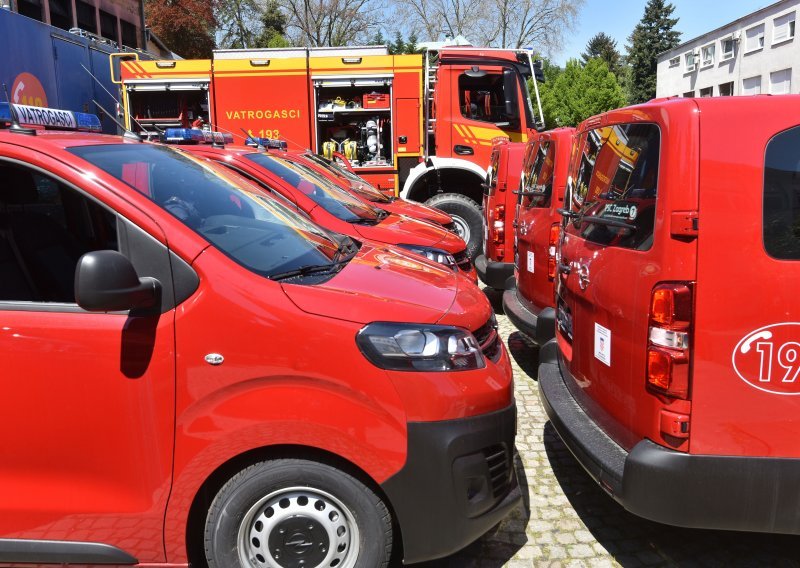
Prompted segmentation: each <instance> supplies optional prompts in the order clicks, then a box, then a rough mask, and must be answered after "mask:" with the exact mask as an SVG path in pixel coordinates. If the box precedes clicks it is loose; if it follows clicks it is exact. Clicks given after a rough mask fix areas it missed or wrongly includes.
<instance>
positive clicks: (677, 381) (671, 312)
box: [647, 282, 693, 400]
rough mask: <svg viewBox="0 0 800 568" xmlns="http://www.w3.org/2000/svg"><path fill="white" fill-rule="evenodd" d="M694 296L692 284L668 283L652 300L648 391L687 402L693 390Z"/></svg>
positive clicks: (660, 287) (657, 291) (656, 288)
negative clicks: (691, 387)
mask: <svg viewBox="0 0 800 568" xmlns="http://www.w3.org/2000/svg"><path fill="white" fill-rule="evenodd" d="M692 296H693V292H692V285H691V283H689V282H665V283H661V284H658V285H656V287H655V288H653V293H652V295H651V298H650V325H649V332H648V345H647V387H648V388H649V389H650V390H652V391H654V392H657V393H659V394H664V395H667V396H670V397H673V398H680V399H684V400H688V399H689V387H690V384H689V383H690V376H689V368H690V362H691V352H690V349H691V344H692V311H693V310H692Z"/></svg>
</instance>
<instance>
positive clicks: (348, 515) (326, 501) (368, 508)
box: [205, 459, 392, 568]
mask: <svg viewBox="0 0 800 568" xmlns="http://www.w3.org/2000/svg"><path fill="white" fill-rule="evenodd" d="M205 552H206V558H207V560H208V565H209V568H232V567H241V568H266V567H269V568H290V567H299V566H302V567H303V568H314V567H317V566H319V567H321V566H325V567H329V566H337V567H338V568H354V567H356V566H370V567H372V566H376V567H386V566H387V565H388V563H389V558H390V556H391V552H392V520H391V515H390V513H389V511H388V509H387V507H386V505H385V504H384V503H383V501H382V500H381V499H380V498H379V497H378V496H377V495H376V494H375V493H374V492H373V491H371V490H370V489H369V488H368V487H366V486H365V485H364V484H363V483H361V482H360V481H358V480H357V479H356V478H355V477H352V476H351V475H348V474H347V473H345V472H343V471H340V470H338V469H336V468H333V467H331V466H328V465H325V464H322V463H317V462H313V461H308V460H300V459H279V460H272V461H265V462H261V463H257V464H255V465H252V466H250V467H248V468H246V469H244V470H242V471H240V472H239V473H238V474H236V475H235V476H233V477H232V478H231V479H230V480H229V481H228V482H227V483H226V484H225V485H224V486H223V487H222V489H220V491H219V493H217V495H216V497H215V498H214V501H213V502H212V504H211V508H210V509H209V512H208V516H207V519H206V526H205Z"/></svg>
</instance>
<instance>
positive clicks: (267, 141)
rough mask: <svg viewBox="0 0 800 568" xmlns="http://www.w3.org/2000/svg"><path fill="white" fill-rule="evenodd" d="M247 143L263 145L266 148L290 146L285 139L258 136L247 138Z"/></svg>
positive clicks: (273, 148)
mask: <svg viewBox="0 0 800 568" xmlns="http://www.w3.org/2000/svg"><path fill="white" fill-rule="evenodd" d="M245 144H246V145H248V146H263V147H264V148H268V149H270V150H287V149H288V148H289V144H288V143H287V142H286V141H285V140H276V139H275V138H256V137H254V136H251V137H250V138H248V139H247V140H245Z"/></svg>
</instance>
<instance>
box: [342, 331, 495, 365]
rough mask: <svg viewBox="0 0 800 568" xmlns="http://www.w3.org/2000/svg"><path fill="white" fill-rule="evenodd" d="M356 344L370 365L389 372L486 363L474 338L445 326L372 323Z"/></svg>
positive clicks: (361, 333)
mask: <svg viewBox="0 0 800 568" xmlns="http://www.w3.org/2000/svg"><path fill="white" fill-rule="evenodd" d="M356 343H357V344H358V348H359V349H360V350H361V353H363V354H364V356H365V357H366V358H367V359H368V360H369V361H370V362H371V363H372V364H373V365H376V366H378V367H380V368H382V369H388V370H392V371H468V370H472V369H482V368H483V367H484V366H486V361H485V360H484V358H483V353H481V348H480V346H479V345H478V342H477V341H476V340H475V337H473V335H472V334H471V333H470V332H469V331H467V330H465V329H461V328H458V327H451V326H448V325H419V324H410V323H380V322H379V323H371V324H369V325H367V326H366V327H364V328H363V329H362V330H361V331H359V332H358V335H357V336H356Z"/></svg>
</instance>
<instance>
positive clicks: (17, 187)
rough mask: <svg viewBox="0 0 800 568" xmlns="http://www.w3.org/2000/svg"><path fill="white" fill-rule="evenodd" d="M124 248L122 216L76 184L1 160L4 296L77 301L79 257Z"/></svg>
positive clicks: (0, 294) (0, 290)
mask: <svg viewBox="0 0 800 568" xmlns="http://www.w3.org/2000/svg"><path fill="white" fill-rule="evenodd" d="M95 250H118V245H117V229H116V217H115V215H114V214H112V213H110V212H109V211H107V210H106V209H105V208H103V207H101V206H100V205H98V204H97V203H95V202H94V201H92V200H91V199H89V198H87V197H85V196H83V195H82V194H80V193H79V192H77V191H75V190H74V189H72V188H70V187H68V186H66V185H64V184H62V183H60V182H58V181H56V180H54V179H52V178H50V177H47V176H44V175H42V174H40V173H38V172H37V171H35V170H32V169H29V168H25V167H22V166H19V165H16V164H10V163H2V162H0V274H2V278H0V302H58V303H68V304H74V303H75V289H74V282H75V268H76V267H77V265H78V259H80V257H81V256H82V255H83V254H85V253H87V252H91V251H95Z"/></svg>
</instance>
